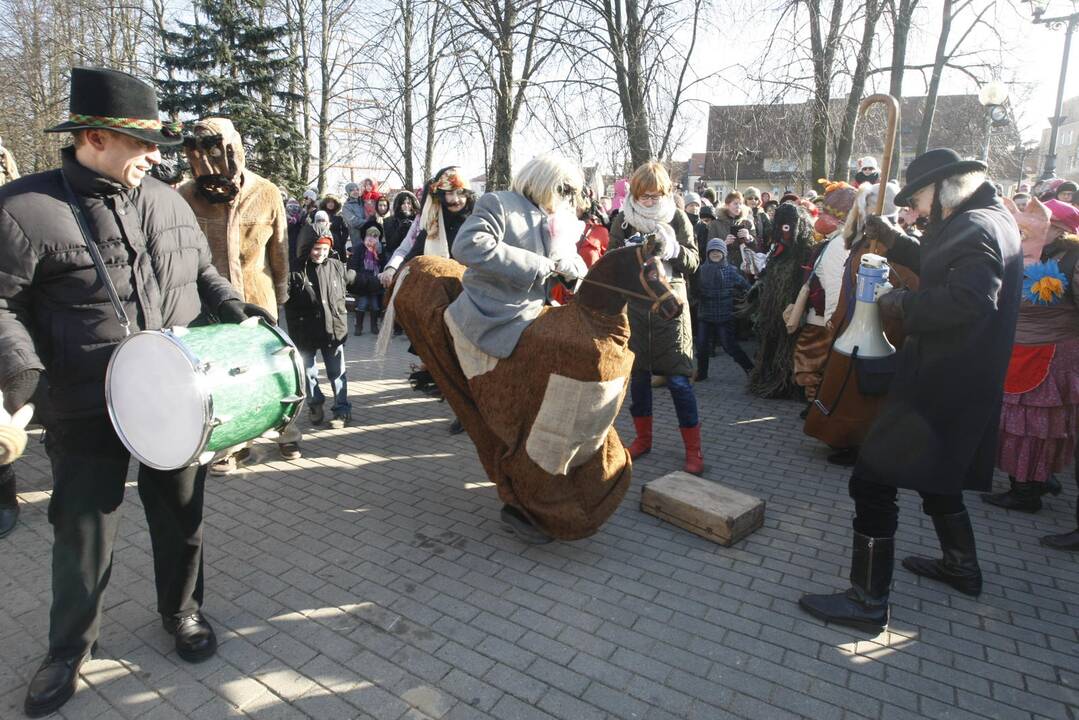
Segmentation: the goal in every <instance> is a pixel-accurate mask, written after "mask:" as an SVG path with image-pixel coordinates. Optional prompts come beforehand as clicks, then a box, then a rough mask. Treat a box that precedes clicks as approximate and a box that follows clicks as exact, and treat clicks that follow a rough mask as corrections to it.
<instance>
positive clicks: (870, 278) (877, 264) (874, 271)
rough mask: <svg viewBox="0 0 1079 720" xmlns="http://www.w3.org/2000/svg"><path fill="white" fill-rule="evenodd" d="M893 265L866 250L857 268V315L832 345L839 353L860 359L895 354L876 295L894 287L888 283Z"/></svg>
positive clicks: (855, 307) (855, 310)
mask: <svg viewBox="0 0 1079 720" xmlns="http://www.w3.org/2000/svg"><path fill="white" fill-rule="evenodd" d="M890 272H891V268H890V267H889V266H888V260H887V259H886V258H884V257H882V256H880V255H874V254H872V253H866V254H865V255H863V256H862V261H861V263H860V265H859V267H858V290H857V291H856V293H855V299H856V301H855V305H854V317H853V318H851V321H850V324H849V325H847V329H846V330H844V331H843V334H842V335H840V336H839V338H838V339H837V340H836V341H835V345H834V346H833V347H834V348H835V350H836V352H839V353H842V354H844V355H851V356H856V357H860V358H882V357H888V356H889V355H894V354H895V348H894V347H892V344H891V343H890V342H888V338H887V337H885V335H884V326H883V325H882V324H881V322H880V310H879V309H878V308H877V298H879V297H880V296H881V295H883V294H884V293H886V292H888V290H890V289H891V288H892V285H891V283H889V282H888V274H889V273H890Z"/></svg>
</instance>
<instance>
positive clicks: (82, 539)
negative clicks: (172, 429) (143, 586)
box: [45, 416, 206, 657]
mask: <svg viewBox="0 0 1079 720" xmlns="http://www.w3.org/2000/svg"><path fill="white" fill-rule="evenodd" d="M45 448H46V450H47V451H48V454H49V459H50V460H51V462H52V474H53V492H52V499H51V501H50V502H49V522H50V523H51V524H52V526H53V538H54V542H53V551H52V609H51V611H50V613H49V652H50V654H52V655H53V656H54V657H72V656H76V655H79V654H81V653H83V652H85V651H86V650H88V649H89V648H90V646H91V645H92V644H93V643H94V641H95V640H97V636H98V631H99V628H100V623H101V604H102V599H103V597H104V593H105V587H106V586H107V585H108V583H109V576H110V575H111V573H112V551H113V544H114V542H115V540H116V532H117V529H118V527H119V521H120V503H121V502H122V501H123V499H124V485H125V481H126V479H127V469H128V464H129V462H130V454H129V453H128V451H127V448H125V447H124V446H123V443H121V442H120V439H119V438H118V437H117V436H116V433H115V431H114V430H113V428H112V424H111V423H110V422H109V420H108V418H107V417H104V416H101V417H95V418H92V419H87V420H68V421H57V422H54V423H52V424H50V425H49V427H48V431H47V433H46V438H45ZM205 481H206V468H205V467H204V466H201V467H200V466H193V467H187V468H183V469H180V470H169V471H163V470H154V469H152V468H148V467H146V466H144V465H140V466H139V475H138V487H139V497H140V498H141V499H142V504H143V507H144V508H145V510H146V522H147V524H148V525H149V529H150V543H151V546H152V551H153V559H154V576H155V579H156V582H157V609H158V611H159V612H160V613H161V614H162V615H168V616H173V617H181V616H183V615H188V614H191V613H193V612H195V611H197V610H198V609H199V608H200V607H201V606H202V583H203V576H202V503H203V492H204V488H205Z"/></svg>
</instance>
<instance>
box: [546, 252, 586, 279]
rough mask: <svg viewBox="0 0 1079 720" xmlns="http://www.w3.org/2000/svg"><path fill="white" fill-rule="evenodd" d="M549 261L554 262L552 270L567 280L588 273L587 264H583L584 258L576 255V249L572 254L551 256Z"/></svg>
mask: <svg viewBox="0 0 1079 720" xmlns="http://www.w3.org/2000/svg"><path fill="white" fill-rule="evenodd" d="M551 261H552V262H554V270H553V271H552V272H553V273H554V274H555V275H561V276H562V277H564V278H566V279H567V280H577V279H579V278H583V277H584V276H585V275H586V274H588V266H586V265H585V264H584V258H582V257H581V256H580V255H578V254H577V252H576V250H575V251H574V253H573V255H559V256H557V257H552V258H551Z"/></svg>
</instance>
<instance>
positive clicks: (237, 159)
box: [178, 118, 300, 474]
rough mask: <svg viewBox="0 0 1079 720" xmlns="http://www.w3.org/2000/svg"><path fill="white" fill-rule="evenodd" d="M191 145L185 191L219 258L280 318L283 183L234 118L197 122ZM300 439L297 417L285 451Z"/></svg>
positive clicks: (285, 437)
mask: <svg viewBox="0 0 1079 720" xmlns="http://www.w3.org/2000/svg"><path fill="white" fill-rule="evenodd" d="M184 152H185V154H186V156H187V162H188V165H190V167H191V173H192V175H193V178H192V179H191V180H188V181H187V182H185V183H184V184H183V185H181V186H180V187H179V188H178V192H179V193H180V195H181V196H182V197H183V198H184V199H185V200H186V201H187V203H188V205H190V206H191V209H192V210H194V211H195V216H196V217H197V218H198V222H199V227H200V228H202V232H203V233H204V234H205V235H206V240H207V241H208V242H209V244H210V253H211V255H212V257H213V263H214V266H215V267H216V268H217V271H218V272H219V273H221V275H222V277H225V278H227V279H228V280H229V282H231V283H232V286H233V288H235V289H236V292H238V293H239V294H240V297H241V298H243V301H244V302H246V303H252V304H254V305H258V306H259V307H261V308H264V309H265V310H266V311H267V312H268V313H269V314H270V315H272V316H273V317H274V318H275V319H276V318H277V314H278V307H279V306H282V305H284V304H285V301H286V300H288V272H289V259H288V222H287V219H286V216H285V208H284V206H283V205H282V204H281V194H280V192H279V191H278V189H277V186H276V185H274V184H273V183H272V182H270V181H269V180H266V179H265V178H263V177H261V176H259V175H256V174H255V173H253V172H251V171H250V170H248V169H247V168H246V167H245V160H244V147H243V141H242V139H241V137H240V133H239V132H238V131H237V130H236V128H235V127H233V125H232V121H231V120H226V119H225V118H207V119H205V120H200V121H198V122H196V123H195V124H194V126H193V128H192V134H191V135H189V136H187V137H185V138H184ZM299 441H300V432H299V430H298V429H296V428H295V425H293V426H291V427H290V428H289V429H288V430H286V431H285V432H284V433H282V435H281V437H280V438H279V439H278V443H279V447H280V450H281V456H282V458H284V459H286V460H294V459H296V458H298V457H300V445H299ZM249 454H250V449H249V448H247V447H245V448H243V449H242V450H240V451H239V452H238V453H236V454H235V455H233V456H229V457H228V458H226V459H224V460H222V461H220V462H218V463H215V464H214V466H213V468H211V471H212V472H215V473H218V474H221V473H227V472H230V471H232V470H234V469H236V467H237V465H238V464H239V463H240V462H242V461H243V460H245V459H246V458H247V456H248V455H249Z"/></svg>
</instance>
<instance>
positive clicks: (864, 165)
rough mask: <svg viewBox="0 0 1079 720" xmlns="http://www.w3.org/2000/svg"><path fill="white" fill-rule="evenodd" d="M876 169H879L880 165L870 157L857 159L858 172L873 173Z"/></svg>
mask: <svg viewBox="0 0 1079 720" xmlns="http://www.w3.org/2000/svg"><path fill="white" fill-rule="evenodd" d="M878 168H880V165H878V164H877V159H876V158H875V157H873V156H872V155H866V156H865V157H860V158H858V172H864V173H873V172H875V171H876V170H877V169H878Z"/></svg>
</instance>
